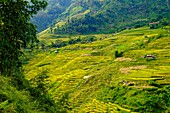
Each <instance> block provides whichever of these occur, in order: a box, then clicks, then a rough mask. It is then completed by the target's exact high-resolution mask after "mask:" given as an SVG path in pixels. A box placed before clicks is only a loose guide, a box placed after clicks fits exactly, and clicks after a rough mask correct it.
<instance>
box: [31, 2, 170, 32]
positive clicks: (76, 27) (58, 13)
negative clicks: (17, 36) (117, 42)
mask: <svg viewBox="0 0 170 113" xmlns="http://www.w3.org/2000/svg"><path fill="white" fill-rule="evenodd" d="M168 20H170V1H169V0H163V1H162V0H143V1H141V0H49V5H48V7H47V8H46V10H45V11H44V12H39V14H38V15H37V16H35V17H34V18H33V22H34V23H35V24H36V25H37V26H38V31H41V30H44V29H45V28H47V27H49V26H50V27H52V28H53V29H52V30H53V32H54V33H60V34H65V33H81V34H82V33H90V32H93V33H94V32H101V31H102V32H106V29H107V32H115V31H120V30H122V29H125V28H127V27H135V28H137V27H140V26H144V25H146V24H147V25H148V23H150V22H157V21H160V22H161V24H167V23H168ZM108 28H109V31H108Z"/></svg>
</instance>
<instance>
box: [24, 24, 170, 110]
mask: <svg viewBox="0 0 170 113" xmlns="http://www.w3.org/2000/svg"><path fill="white" fill-rule="evenodd" d="M169 31H170V26H165V27H164V28H159V29H150V28H149V27H142V28H137V29H130V30H129V29H127V30H124V31H122V32H118V33H115V34H107V35H106V34H94V35H92V34H91V35H73V36H70V35H57V34H50V33H44V34H43V33H42V34H41V35H40V37H39V39H40V48H41V51H39V52H38V53H37V54H33V55H34V56H33V57H32V58H31V60H29V62H28V64H26V65H25V66H24V73H25V76H26V78H27V79H31V78H34V77H35V76H36V75H38V74H41V73H42V72H43V71H47V75H48V76H49V80H50V81H51V82H50V85H49V93H50V94H52V95H53V97H54V98H55V100H56V101H57V102H59V103H62V109H65V110H66V111H67V112H73V113H75V112H79V113H82V112H83V113H84V112H87V113H89V112H95V113H98V112H103V113H116V112H127V113H128V112H141V113H144V112H152V113H160V112H170V71H169V70H170V53H169V51H170V46H169V45H170V34H169Z"/></svg>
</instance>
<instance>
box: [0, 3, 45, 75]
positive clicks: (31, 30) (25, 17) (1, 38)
mask: <svg viewBox="0 0 170 113" xmlns="http://www.w3.org/2000/svg"><path fill="white" fill-rule="evenodd" d="M46 5H47V2H46V1H45V0H0V74H1V75H5V76H7V75H8V76H12V75H13V74H14V73H15V72H16V71H18V69H19V67H20V66H21V63H20V60H19V57H20V56H22V54H23V52H22V48H26V47H27V46H28V45H29V46H30V47H32V46H33V45H34V43H35V42H36V41H37V38H36V26H35V25H33V24H32V23H30V22H29V20H30V18H31V17H32V16H33V14H36V13H37V11H38V10H41V9H44V8H45V7H46Z"/></svg>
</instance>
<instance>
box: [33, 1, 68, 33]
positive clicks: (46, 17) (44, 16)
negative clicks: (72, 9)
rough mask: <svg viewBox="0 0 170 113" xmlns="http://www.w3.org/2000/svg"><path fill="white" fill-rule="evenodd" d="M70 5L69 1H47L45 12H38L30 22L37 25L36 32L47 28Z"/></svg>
mask: <svg viewBox="0 0 170 113" xmlns="http://www.w3.org/2000/svg"><path fill="white" fill-rule="evenodd" d="M70 4H71V0H48V6H47V8H46V9H45V11H40V12H39V13H38V14H37V15H35V16H34V17H33V18H32V20H31V21H32V22H33V23H34V24H36V25H37V27H38V32H40V31H42V30H44V29H46V28H48V27H49V26H50V25H51V24H52V23H54V22H55V19H57V18H59V15H60V14H61V13H63V12H64V11H65V10H66V9H67V8H68V7H69V6H70Z"/></svg>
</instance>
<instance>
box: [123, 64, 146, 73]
mask: <svg viewBox="0 0 170 113" xmlns="http://www.w3.org/2000/svg"><path fill="white" fill-rule="evenodd" d="M145 68H147V66H144V65H143V66H134V67H127V68H120V71H121V73H123V74H127V73H129V71H131V70H141V69H145Z"/></svg>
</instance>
